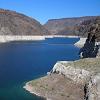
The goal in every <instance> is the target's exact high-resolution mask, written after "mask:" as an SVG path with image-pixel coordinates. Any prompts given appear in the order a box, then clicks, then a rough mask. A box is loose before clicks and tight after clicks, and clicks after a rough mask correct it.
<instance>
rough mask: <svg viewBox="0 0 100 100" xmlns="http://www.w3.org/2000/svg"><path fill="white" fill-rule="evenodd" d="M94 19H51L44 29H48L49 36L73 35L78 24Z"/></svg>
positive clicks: (91, 17) (92, 17) (93, 17)
mask: <svg viewBox="0 0 100 100" xmlns="http://www.w3.org/2000/svg"><path fill="white" fill-rule="evenodd" d="M96 17H97V16H87V17H76V18H62V19H51V20H49V21H48V22H47V23H46V24H45V25H44V27H45V28H46V29H48V30H49V31H50V33H51V34H56V35H75V29H76V26H77V25H78V24H80V23H81V22H82V21H84V20H89V19H95V18H96Z"/></svg>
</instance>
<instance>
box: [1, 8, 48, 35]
mask: <svg viewBox="0 0 100 100" xmlns="http://www.w3.org/2000/svg"><path fill="white" fill-rule="evenodd" d="M33 13H34V12H33ZM45 34H46V35H47V34H49V32H48V31H47V30H46V29H45V28H44V27H43V26H42V25H41V24H40V23H39V22H38V21H36V20H35V19H33V18H30V17H28V16H26V15H24V14H20V13H17V12H15V11H10V10H4V9H0V35H45Z"/></svg>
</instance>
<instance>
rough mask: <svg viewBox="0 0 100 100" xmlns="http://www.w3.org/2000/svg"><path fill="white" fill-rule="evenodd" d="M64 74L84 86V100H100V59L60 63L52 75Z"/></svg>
mask: <svg viewBox="0 0 100 100" xmlns="http://www.w3.org/2000/svg"><path fill="white" fill-rule="evenodd" d="M52 73H56V74H62V75H64V76H66V77H67V78H70V79H72V80H73V81H74V82H77V83H82V84H84V100H100V58H87V59H81V60H78V61H74V62H73V61H72V62H67V61H60V62H58V63H56V64H55V66H54V67H53V69H52V71H51V73H50V74H52Z"/></svg>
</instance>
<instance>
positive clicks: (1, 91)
mask: <svg viewBox="0 0 100 100" xmlns="http://www.w3.org/2000/svg"><path fill="white" fill-rule="evenodd" d="M78 40H79V38H51V39H50V38H48V39H46V40H43V41H29V42H26V41H24V42H21V41H18V42H9V43H4V44H0V100H43V99H42V98H40V97H37V96H35V95H34V96H33V95H32V94H30V93H29V92H27V91H26V90H24V89H23V85H24V84H25V82H27V81H30V80H33V79H36V78H38V77H40V76H43V75H46V73H47V72H48V71H50V70H51V69H52V67H53V65H54V64H55V63H56V62H57V61H61V60H67V61H72V60H76V59H79V56H78V51H79V48H77V47H75V46H74V43H75V42H77V41H78Z"/></svg>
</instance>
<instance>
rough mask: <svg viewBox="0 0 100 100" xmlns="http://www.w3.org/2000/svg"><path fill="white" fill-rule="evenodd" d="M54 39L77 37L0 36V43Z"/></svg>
mask: <svg viewBox="0 0 100 100" xmlns="http://www.w3.org/2000/svg"><path fill="white" fill-rule="evenodd" d="M54 37H67V38H77V36H64V35H43V36H41V35H37V36H36V35H35V36H32V35H22V36H21V35H0V42H1V43H5V42H10V41H38V40H45V38H54Z"/></svg>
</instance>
